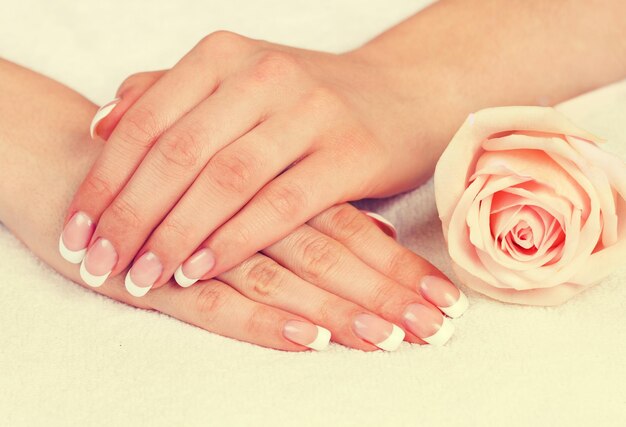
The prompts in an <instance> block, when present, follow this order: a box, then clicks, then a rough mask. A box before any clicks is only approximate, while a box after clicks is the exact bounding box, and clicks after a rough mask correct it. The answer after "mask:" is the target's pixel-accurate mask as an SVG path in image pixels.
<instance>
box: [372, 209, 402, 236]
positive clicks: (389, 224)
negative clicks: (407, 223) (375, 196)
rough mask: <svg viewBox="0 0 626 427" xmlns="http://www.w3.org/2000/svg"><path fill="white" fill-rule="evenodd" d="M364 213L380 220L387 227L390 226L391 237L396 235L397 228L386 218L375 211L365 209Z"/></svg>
mask: <svg viewBox="0 0 626 427" xmlns="http://www.w3.org/2000/svg"><path fill="white" fill-rule="evenodd" d="M365 215H367V216H369V217H370V218H373V219H375V220H376V221H379V222H382V223H383V224H385V225H386V226H388V227H389V228H391V230H392V232H393V238H394V239H395V238H396V236H397V235H398V230H396V227H395V226H394V225H393V224H392V223H391V222H389V220H388V219H386V218H385V217H383V216H381V215H379V214H377V213H375V212H369V211H365Z"/></svg>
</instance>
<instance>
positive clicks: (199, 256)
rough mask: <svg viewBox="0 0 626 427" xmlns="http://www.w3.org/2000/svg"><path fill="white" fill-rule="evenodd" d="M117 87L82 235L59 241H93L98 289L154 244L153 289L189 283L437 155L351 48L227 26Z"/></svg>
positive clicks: (90, 181) (410, 175)
mask: <svg viewBox="0 0 626 427" xmlns="http://www.w3.org/2000/svg"><path fill="white" fill-rule="evenodd" d="M133 81H134V83H133ZM119 96H120V97H121V101H120V103H119V104H118V106H117V108H113V107H115V104H111V105H109V106H107V108H106V109H105V110H103V111H101V112H100V114H98V116H97V119H96V121H95V122H94V125H93V126H92V130H93V131H96V132H98V133H99V134H101V135H104V136H107V137H108V143H107V145H106V147H105V149H104V151H103V153H102V155H101V156H100V158H99V159H98V161H97V162H96V164H95V165H94V167H93V168H92V169H91V171H90V172H89V174H88V176H87V177H86V179H85V180H84V182H83V183H82V185H81V186H80V188H79V190H78V192H77V193H76V195H75V197H74V199H73V201H72V203H71V206H70V208H69V212H68V217H67V221H69V222H71V221H76V220H79V221H81V222H82V223H90V226H89V227H86V228H85V230H87V234H84V235H81V238H80V239H78V240H77V241H70V242H67V243H68V244H67V245H66V247H65V248H64V247H63V245H61V249H62V250H63V253H64V254H65V255H66V258H67V259H68V260H70V261H72V262H80V261H81V260H82V257H83V255H84V254H85V251H84V249H85V248H87V247H89V248H91V249H89V252H90V256H88V259H90V260H91V261H92V262H91V263H89V262H87V263H86V264H83V268H82V272H83V279H84V280H85V282H86V283H88V284H90V285H92V286H97V285H98V284H100V283H102V281H103V280H104V279H105V278H106V277H107V276H108V275H113V276H115V275H116V274H118V273H120V272H121V271H123V270H124V269H126V268H127V267H128V265H129V264H130V263H132V262H133V260H135V261H137V260H138V259H139V258H140V257H141V256H143V255H144V254H145V253H147V252H150V253H151V254H152V256H153V257H154V260H155V261H154V262H155V264H158V269H159V270H160V271H161V274H160V275H159V277H158V279H157V281H156V283H155V287H159V286H160V285H162V284H164V283H166V282H167V280H169V278H170V277H171V276H172V274H174V273H175V272H176V275H175V277H176V280H177V281H178V283H179V284H180V285H182V286H189V285H191V284H192V283H194V282H196V281H197V280H199V279H207V278H210V277H215V276H216V275H219V274H220V273H222V272H224V271H226V270H228V269H230V268H232V267H233V266H235V265H237V264H238V263H240V262H241V261H243V260H244V259H246V258H248V257H250V256H251V255H252V254H254V253H255V252H257V251H258V250H261V249H263V248H265V247H267V246H268V245H270V244H272V243H274V242H276V241H277V240H279V239H280V238H282V237H284V236H286V235H287V234H288V233H289V232H290V231H292V230H294V229H295V228H296V227H298V226H300V225H302V224H303V223H305V222H306V221H308V220H309V219H310V218H312V217H313V216H314V215H316V214H318V213H320V212H321V211H323V210H324V209H326V208H328V207H330V206H332V205H335V204H337V203H339V202H343V201H346V200H355V199H360V198H363V197H367V196H383V195H388V194H392V193H396V192H399V191H402V190H406V189H409V188H411V187H414V186H415V185H416V184H417V183H418V182H419V181H420V180H422V179H423V178H424V177H425V176H427V175H428V173H429V172H430V170H431V167H432V165H433V164H434V155H433V156H432V158H430V157H431V156H428V155H426V156H425V155H424V153H423V152H420V150H419V147H418V146H417V144H416V142H415V140H411V139H410V137H409V136H408V132H405V130H406V128H407V126H406V125H404V126H403V125H402V124H401V123H405V124H406V122H407V120H406V119H407V118H406V117H405V116H407V115H408V114H409V112H408V111H404V110H403V109H402V108H400V104H401V102H400V99H401V97H402V94H399V93H397V92H396V91H395V86H394V82H393V79H392V78H391V77H390V75H388V74H386V72H385V70H383V69H382V67H376V66H374V65H371V64H370V63H369V62H367V60H366V59H364V58H363V57H360V56H356V55H331V54H324V53H319V52H311V51H305V50H299V49H293V48H288V47H285V46H278V45H273V44H270V43H267V42H263V41H257V40H251V39H247V38H245V37H242V36H238V35H235V34H232V33H227V32H218V33H215V34H212V35H210V36H208V37H206V38H205V39H204V40H202V41H201V42H200V43H199V44H198V45H197V46H196V47H195V48H193V49H192V50H191V51H190V52H189V53H188V54H187V55H186V56H185V57H184V58H183V59H182V60H181V61H180V62H179V63H178V64H176V66H175V67H174V68H172V69H171V70H168V71H167V72H164V73H156V74H153V75H139V76H137V77H136V78H135V79H134V80H133V79H131V80H129V81H128V82H127V83H126V84H125V85H123V87H122V89H121V90H120V92H119ZM112 108H113V112H111V109H112ZM105 113H111V114H109V117H107V119H108V123H107V122H106V121H103V122H102V123H98V120H99V119H101V118H102V115H103V114H105ZM412 122H413V124H414V125H415V126H416V127H419V126H418V125H417V123H416V122H415V119H414V118H413V119H412ZM107 125H108V126H107ZM109 134H110V136H109ZM429 159H430V160H429ZM77 213H78V215H80V217H78V218H77V217H76V215H77ZM61 243H63V241H61ZM103 246H105V248H103ZM90 264H91V265H90ZM192 264H193V265H195V267H192Z"/></svg>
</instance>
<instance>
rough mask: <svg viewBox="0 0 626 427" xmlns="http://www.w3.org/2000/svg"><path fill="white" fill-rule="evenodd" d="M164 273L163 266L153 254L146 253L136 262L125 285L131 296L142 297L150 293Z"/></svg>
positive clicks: (129, 271) (128, 274)
mask: <svg viewBox="0 0 626 427" xmlns="http://www.w3.org/2000/svg"><path fill="white" fill-rule="evenodd" d="M161 273H163V264H161V261H159V258H158V257H157V256H156V255H155V254H154V253H152V252H146V253H145V254H143V255H142V256H140V257H139V259H137V261H135V263H134V264H133V266H132V267H131V268H130V270H128V273H126V279H125V280H124V284H125V285H126V290H127V291H128V293H129V294H131V295H132V296H135V297H142V296H144V295H145V294H147V293H148V291H149V290H150V289H151V288H152V286H153V285H154V283H155V282H156V281H157V280H158V279H159V277H161Z"/></svg>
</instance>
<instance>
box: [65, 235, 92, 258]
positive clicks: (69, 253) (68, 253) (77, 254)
mask: <svg viewBox="0 0 626 427" xmlns="http://www.w3.org/2000/svg"><path fill="white" fill-rule="evenodd" d="M59 253H60V254H61V256H62V257H63V259H64V260H65V261H67V262H71V263H72V264H80V262H81V261H82V260H83V258H85V254H86V253H87V248H85V249H82V250H80V251H73V250H70V249H68V248H67V246H65V243H63V236H61V237H59Z"/></svg>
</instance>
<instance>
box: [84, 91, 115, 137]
mask: <svg viewBox="0 0 626 427" xmlns="http://www.w3.org/2000/svg"><path fill="white" fill-rule="evenodd" d="M120 101H121V99H120V98H115V99H114V100H113V101H111V102H108V103H106V104H104V105H103V106H102V107H100V108H99V109H98V111H96V114H95V115H94V116H93V119H91V124H90V125H89V134H90V135H91V139H93V138H95V136H96V129H97V127H98V125H99V124H100V122H101V121H102V119H104V118H105V117H106V116H108V115H109V114H111V111H113V109H114V108H115V106H116V105H117V104H118V103H119V102H120Z"/></svg>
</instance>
